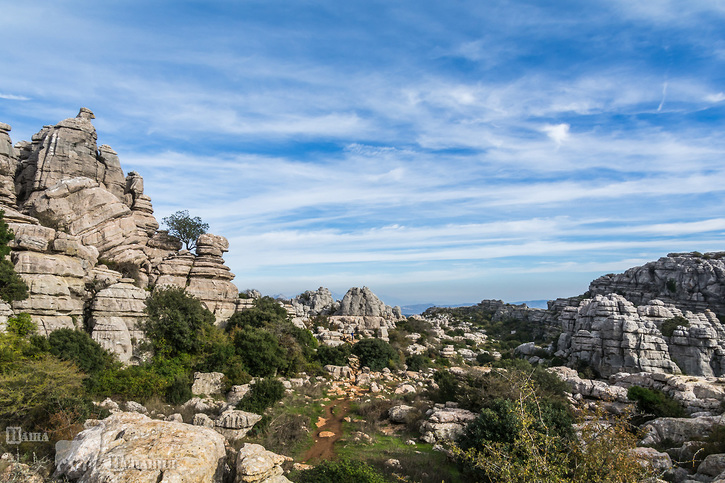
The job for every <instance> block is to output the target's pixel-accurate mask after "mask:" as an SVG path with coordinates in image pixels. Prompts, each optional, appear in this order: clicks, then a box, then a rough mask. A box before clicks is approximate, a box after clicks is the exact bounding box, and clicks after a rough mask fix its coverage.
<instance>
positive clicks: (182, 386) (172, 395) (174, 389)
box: [166, 374, 194, 404]
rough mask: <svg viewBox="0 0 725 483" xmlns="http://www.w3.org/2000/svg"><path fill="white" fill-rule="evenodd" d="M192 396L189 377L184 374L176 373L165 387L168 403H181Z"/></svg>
mask: <svg viewBox="0 0 725 483" xmlns="http://www.w3.org/2000/svg"><path fill="white" fill-rule="evenodd" d="M193 396H194V395H193V394H192V392H191V378H190V377H189V376H188V375H186V374H177V375H176V376H175V377H174V380H173V381H171V384H170V385H169V386H168V387H167V388H166V401H167V402H168V403H169V404H183V403H185V402H186V401H188V400H189V399H191V398H192V397H193Z"/></svg>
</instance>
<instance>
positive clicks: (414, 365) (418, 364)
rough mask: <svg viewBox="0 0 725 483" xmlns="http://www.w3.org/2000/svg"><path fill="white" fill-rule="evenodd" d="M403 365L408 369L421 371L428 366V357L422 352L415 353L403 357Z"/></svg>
mask: <svg viewBox="0 0 725 483" xmlns="http://www.w3.org/2000/svg"><path fill="white" fill-rule="evenodd" d="M405 365H407V366H408V370H409V371H416V372H418V371H422V370H423V369H427V368H428V367H430V359H429V358H428V357H426V356H424V355H423V354H415V355H412V356H408V357H406V358H405Z"/></svg>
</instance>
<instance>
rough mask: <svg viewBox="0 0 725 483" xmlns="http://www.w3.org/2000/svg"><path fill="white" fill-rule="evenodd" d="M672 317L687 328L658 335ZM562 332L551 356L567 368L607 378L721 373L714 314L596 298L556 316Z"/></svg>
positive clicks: (724, 361) (723, 352) (723, 353)
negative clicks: (562, 360)
mask: <svg viewBox="0 0 725 483" xmlns="http://www.w3.org/2000/svg"><path fill="white" fill-rule="evenodd" d="M675 316H681V317H684V318H686V319H687V320H688V321H689V324H690V326H689V327H680V328H678V329H676V330H674V332H673V334H672V335H671V336H665V335H663V334H662V332H661V331H660V328H661V327H662V324H663V323H664V322H665V321H666V320H668V319H671V318H673V317H675ZM561 324H562V330H563V333H562V334H561V336H560V337H559V341H558V344H557V349H558V352H557V355H559V356H560V357H565V358H567V360H568V362H569V364H570V365H572V366H574V365H578V364H580V363H585V364H587V365H590V366H591V367H592V368H594V369H595V370H597V371H598V372H599V373H600V374H601V375H602V376H605V377H608V376H610V375H612V374H615V373H618V372H654V373H667V374H679V373H681V371H682V370H684V371H685V372H686V373H688V374H691V375H699V376H713V375H716V376H717V375H721V374H722V373H723V368H725V342H724V341H723V335H725V332H723V331H724V330H725V328H723V326H722V325H721V324H720V322H719V321H718V319H717V317H716V316H715V314H713V313H712V312H710V311H706V312H705V313H703V314H693V313H692V312H682V311H680V310H679V309H677V308H676V307H674V306H672V305H665V304H664V303H663V302H661V301H657V300H655V301H652V302H651V303H650V304H648V305H643V306H640V307H635V306H634V304H632V303H631V302H629V301H628V300H627V299H625V298H624V297H622V296H620V295H617V294H609V295H606V296H603V295H597V296H595V297H594V298H593V299H585V300H583V301H582V302H581V303H580V305H579V307H566V308H565V309H564V310H563V312H562V314H561Z"/></svg>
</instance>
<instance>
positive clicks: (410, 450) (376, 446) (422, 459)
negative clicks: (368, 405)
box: [337, 431, 464, 483]
mask: <svg viewBox="0 0 725 483" xmlns="http://www.w3.org/2000/svg"><path fill="white" fill-rule="evenodd" d="M346 433H347V431H346ZM401 436H403V437H402V438H401V437H399V436H397V435H395V436H386V435H383V434H375V435H372V439H373V442H372V443H363V442H352V441H344V442H342V441H341V442H340V444H339V445H338V446H337V452H338V455H339V457H340V458H341V459H347V460H356V461H363V462H365V463H367V464H369V465H370V466H372V467H373V468H376V469H377V470H378V471H380V472H381V473H382V474H384V475H387V476H388V477H389V478H390V479H391V481H398V479H397V477H396V476H394V474H395V475H400V476H404V477H406V479H405V480H403V481H415V482H420V483H442V482H443V483H462V482H463V481H464V480H463V479H462V477H461V474H460V472H459V470H458V468H457V466H456V464H455V463H453V462H451V461H449V460H448V458H447V457H446V455H445V454H443V453H441V452H439V451H433V445H430V444H422V443H421V444H416V445H406V444H405V440H406V439H412V435H407V434H402V435H401ZM406 436H411V438H406ZM389 459H396V460H398V461H400V468H399V469H395V468H390V467H388V466H386V465H385V462H386V461H387V460H389Z"/></svg>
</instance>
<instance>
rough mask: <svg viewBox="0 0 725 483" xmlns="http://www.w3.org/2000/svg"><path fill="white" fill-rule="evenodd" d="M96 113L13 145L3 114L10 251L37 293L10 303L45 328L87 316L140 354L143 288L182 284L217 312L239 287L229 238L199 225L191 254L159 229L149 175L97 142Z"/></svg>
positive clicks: (104, 336)
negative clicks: (227, 259) (128, 168)
mask: <svg viewBox="0 0 725 483" xmlns="http://www.w3.org/2000/svg"><path fill="white" fill-rule="evenodd" d="M93 118H94V116H93V113H92V112H91V111H90V110H88V109H85V108H82V109H81V110H80V112H79V114H78V116H76V117H75V118H71V119H66V120H63V121H61V122H59V123H58V124H56V125H55V126H45V127H43V129H42V130H41V131H40V132H38V133H37V134H35V135H34V136H33V139H32V142H20V143H18V144H17V145H16V146H15V147H13V146H12V145H11V141H10V137H9V132H10V126H8V125H6V124H2V123H0V209H2V210H3V211H4V213H5V216H4V218H5V221H6V222H8V223H9V225H10V228H11V229H12V230H13V231H14V232H15V239H14V240H13V241H12V242H11V243H10V246H11V248H12V254H11V261H12V262H13V263H14V264H15V267H16V270H17V272H18V273H19V274H20V276H21V277H22V278H23V279H24V280H25V281H26V283H27V284H28V286H29V294H30V296H29V298H28V299H26V300H23V301H19V302H14V303H13V304H12V310H13V311H14V312H20V311H24V312H28V313H29V314H30V315H31V316H32V318H33V320H34V321H35V322H36V323H37V324H38V325H39V327H40V330H41V332H42V333H45V334H47V333H49V332H51V331H53V330H56V329H58V328H62V327H68V328H73V327H82V326H84V325H86V326H90V327H92V328H93V337H94V338H95V339H96V340H98V341H99V342H101V343H102V344H103V345H104V346H105V347H107V348H109V349H111V350H112V351H113V352H115V353H117V354H118V355H119V357H120V359H121V360H122V361H124V362H134V361H135V356H134V355H133V347H132V346H133V343H134V341H140V340H141V335H142V334H141V332H140V331H139V330H138V323H139V322H140V320H141V319H142V318H143V301H144V300H145V298H146V296H147V295H148V294H147V293H145V292H144V291H143V290H142V289H144V288H148V287H149V286H151V287H152V288H153V286H154V285H156V286H159V287H163V286H177V287H181V288H184V289H185V290H186V291H187V292H188V293H190V294H191V295H193V296H195V297H196V298H198V299H200V300H201V301H202V302H203V303H204V304H205V305H206V306H207V307H208V308H209V309H210V310H211V311H212V312H213V313H214V314H215V316H216V317H217V321H218V322H222V321H224V320H226V319H227V318H228V317H229V316H231V315H232V314H233V313H234V311H235V310H236V308H237V296H238V293H237V288H236V287H235V286H234V285H233V284H232V283H231V280H232V279H233V278H234V275H233V274H231V273H230V271H229V268H228V267H226V266H225V265H224V260H223V259H222V254H223V253H224V252H225V251H227V250H228V249H229V243H228V242H227V240H226V239H225V238H224V237H219V236H215V235H210V234H205V235H202V236H201V237H200V239H199V241H198V244H197V246H198V248H197V253H196V255H193V254H190V253H188V252H186V251H181V244H180V242H179V241H178V240H176V239H175V238H173V237H170V236H169V235H168V233H167V232H164V231H158V228H159V223H158V222H157V220H156V218H154V216H153V207H152V204H151V198H149V197H148V196H147V195H145V194H144V182H143V178H142V177H141V175H140V174H138V173H136V172H134V171H132V172H130V173H129V174H128V176H126V177H124V174H123V170H122V168H121V163H120V160H119V159H118V154H117V153H116V152H115V151H114V150H113V149H112V148H111V147H110V146H107V145H101V146H100V147H98V146H97V144H96V141H97V135H96V130H95V128H94V127H93V124H92V123H91V120H92V119H93ZM121 279H125V280H123V281H122V280H121ZM131 279H133V280H131ZM119 283H120V284H121V285H118V284H119ZM131 283H133V285H135V287H134V286H133V285H131ZM139 287H140V288H139Z"/></svg>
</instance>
